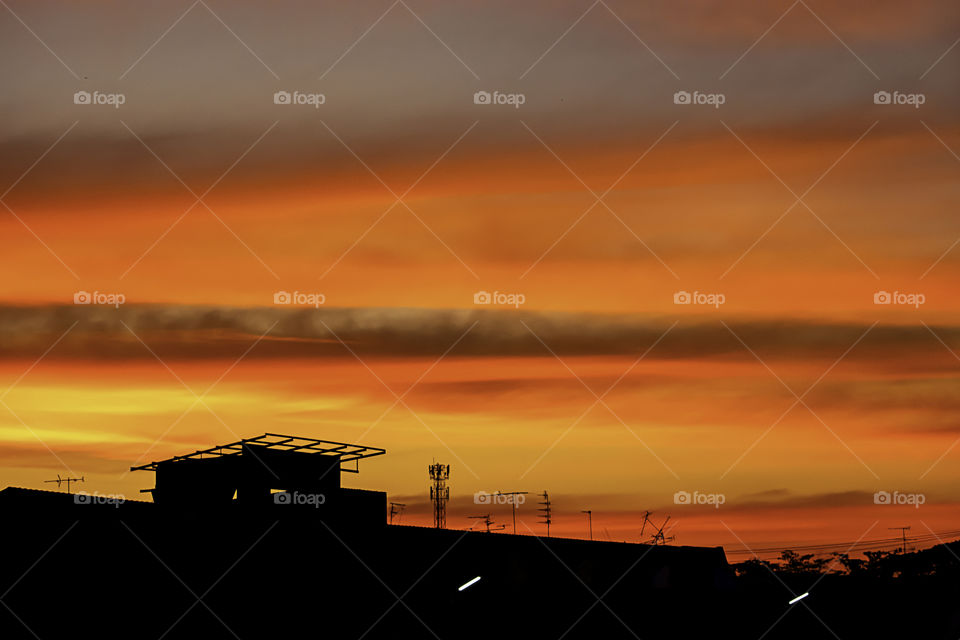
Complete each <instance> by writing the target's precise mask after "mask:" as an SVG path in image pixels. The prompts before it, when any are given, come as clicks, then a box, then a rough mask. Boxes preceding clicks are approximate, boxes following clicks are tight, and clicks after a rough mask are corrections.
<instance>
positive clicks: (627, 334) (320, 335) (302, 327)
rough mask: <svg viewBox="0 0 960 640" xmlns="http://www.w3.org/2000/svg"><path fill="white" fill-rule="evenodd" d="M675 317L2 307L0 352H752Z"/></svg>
mask: <svg viewBox="0 0 960 640" xmlns="http://www.w3.org/2000/svg"><path fill="white" fill-rule="evenodd" d="M726 321H727V324H728V325H729V327H730V328H731V329H732V330H733V332H734V333H736V335H737V336H738V337H739V338H740V339H742V340H743V341H744V342H745V343H746V344H747V345H749V346H750V348H751V349H752V350H753V351H754V352H756V353H757V354H758V355H759V357H761V358H763V359H764V360H777V359H794V360H795V359H812V358H829V359H835V358H838V357H840V355H841V354H843V353H844V351H846V350H847V349H848V348H849V347H850V346H851V345H853V344H854V343H855V342H856V341H857V339H858V338H860V336H861V335H862V334H863V333H864V332H865V331H866V328H867V325H860V324H855V323H831V322H814V321H799V320H779V321H778V320H772V321H736V320H735V319H730V318H728V319H727V320H726ZM672 323H673V320H672V318H664V317H652V316H642V315H627V314H624V315H613V314H607V315H602V314H587V313H558V312H532V311H519V312H518V311H512V310H511V311H492V310H486V309H484V310H474V309H418V308H321V309H313V308H305V309H296V308H266V307H253V308H244V307H224V306H221V307H213V306H190V305H125V306H121V307H120V308H119V309H115V308H114V307H108V306H103V305H69V306H66V305H64V306H33V307H30V306H3V307H0V331H2V333H3V334H4V336H5V337H6V339H5V340H4V341H3V343H2V344H0V355H2V356H6V357H12V356H18V357H34V358H35V357H38V356H39V355H40V354H41V353H43V352H44V351H45V350H46V349H47V348H49V347H50V345H51V344H52V343H53V342H54V341H56V340H57V338H59V337H60V336H61V335H63V334H65V333H66V334H67V335H66V336H65V337H64V338H63V339H62V341H61V342H60V343H59V344H57V346H56V347H55V348H54V349H53V351H51V353H50V354H49V356H48V357H52V358H82V359H90V360H111V359H125V358H152V357H153V356H152V355H151V354H150V351H149V350H152V351H154V352H155V353H156V354H157V355H158V356H160V357H162V358H175V359H177V358H179V359H186V360H190V359H207V358H236V357H239V356H240V355H241V354H242V353H243V352H244V351H246V350H247V349H248V348H249V347H250V346H251V345H252V344H253V343H254V341H256V340H257V339H258V338H260V337H261V336H263V339H262V341H261V343H260V344H258V345H257V347H256V348H254V349H253V350H252V351H251V352H250V353H249V355H248V356H247V357H251V358H322V357H350V351H352V352H354V353H356V354H357V355H360V356H361V357H363V356H372V357H439V356H440V355H442V354H443V353H445V352H446V351H447V350H448V349H450V348H451V346H452V345H454V343H456V347H454V348H453V350H452V351H451V355H455V356H472V357H518V356H534V357H536V356H544V357H549V356H550V355H551V351H552V352H553V353H555V354H557V355H560V356H564V355H567V356H579V355H584V356H587V355H612V356H633V357H636V356H639V354H641V353H643V352H644V351H646V350H647V349H648V348H650V347H651V345H653V344H654V343H655V342H656V341H657V340H658V339H660V338H661V336H664V334H667V335H666V336H665V337H663V339H662V340H661V342H660V343H659V344H657V346H656V347H655V348H654V350H653V351H652V352H651V354H650V358H652V359H662V358H667V359H672V358H741V359H743V358H746V359H752V357H753V356H751V355H750V354H749V352H747V350H746V349H745V348H744V346H743V345H742V344H740V342H739V341H738V340H737V338H736V337H734V335H732V334H731V332H730V331H729V330H728V329H727V328H726V327H724V326H723V324H721V323H720V322H718V321H717V320H715V319H698V320H695V319H685V320H684V321H683V322H682V323H679V324H677V325H676V327H675V328H674V329H672V330H671V331H670V332H669V333H667V329H668V328H670V326H671V324H672ZM71 326H72V327H73V329H72V330H70V331H69V333H67V330H68V329H70V327H71ZM468 329H469V331H468ZM932 329H933V330H934V331H935V332H936V333H937V334H938V335H939V336H940V337H941V338H942V339H943V340H944V341H945V342H946V343H947V344H954V345H956V344H960V328H958V327H956V326H952V325H950V326H934V327H932ZM141 340H142V341H143V343H145V345H146V346H145V345H144V344H143V343H141ZM458 340H459V342H458ZM344 345H347V346H344ZM147 347H149V350H148V348H147ZM347 347H349V349H348V348H347ZM923 354H926V355H931V354H936V355H938V356H943V355H945V354H946V351H945V350H944V349H943V345H940V344H939V343H938V342H937V341H936V340H935V339H934V338H933V336H931V335H930V333H929V331H928V330H927V329H926V328H925V327H923V326H914V325H879V326H877V327H875V328H874V329H873V330H872V331H870V333H869V334H868V335H867V336H866V338H864V339H863V340H862V342H860V343H859V344H858V345H857V347H856V348H854V349H853V351H851V353H850V354H848V356H847V358H848V359H854V360H857V359H867V360H877V359H887V358H891V359H892V358H904V357H908V358H911V359H914V358H918V357H920V356H921V355H923Z"/></svg>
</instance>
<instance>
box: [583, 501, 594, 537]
mask: <svg viewBox="0 0 960 640" xmlns="http://www.w3.org/2000/svg"><path fill="white" fill-rule="evenodd" d="M580 513H585V514H587V520H588V521H589V523H590V539H591V540H593V511H592V510H591V509H586V510H584V511H581V512H580Z"/></svg>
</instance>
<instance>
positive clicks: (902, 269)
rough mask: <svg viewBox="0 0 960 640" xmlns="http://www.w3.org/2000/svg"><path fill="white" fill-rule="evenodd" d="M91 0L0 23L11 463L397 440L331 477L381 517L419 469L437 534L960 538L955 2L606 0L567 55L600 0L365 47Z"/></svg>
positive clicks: (334, 37)
mask: <svg viewBox="0 0 960 640" xmlns="http://www.w3.org/2000/svg"><path fill="white" fill-rule="evenodd" d="M81 4H83V3H51V4H49V6H43V7H40V6H34V5H31V4H27V3H22V2H20V3H12V4H11V7H12V10H13V11H15V12H16V13H17V15H18V16H20V17H21V18H22V19H23V21H24V22H25V23H26V24H28V25H30V26H31V28H32V29H33V30H34V31H35V32H36V34H37V36H38V37H39V38H40V39H41V40H42V41H43V44H41V43H40V42H38V41H37V39H36V38H35V37H33V36H32V35H31V33H30V32H29V31H28V30H26V29H24V28H23V24H21V23H20V22H17V21H13V20H8V21H5V22H4V23H2V24H0V42H2V43H3V44H2V45H0V47H2V48H3V50H4V53H5V54H6V55H5V56H3V57H2V58H3V59H4V60H6V62H2V63H0V74H2V75H3V76H4V77H5V78H7V79H9V83H8V84H9V85H10V86H11V87H12V90H11V91H9V92H7V94H6V95H4V96H3V97H2V98H0V113H2V114H3V116H4V118H5V120H6V122H7V123H8V125H9V126H8V127H6V128H5V129H6V130H5V132H4V133H3V135H2V136H0V148H2V149H3V153H2V160H0V202H2V206H0V331H2V333H0V335H2V336H3V340H2V342H0V400H2V403H3V404H0V460H2V462H0V464H2V474H3V478H2V479H0V484H9V485H21V486H30V487H42V486H43V484H42V483H43V481H44V480H46V479H48V478H51V477H53V476H55V475H56V474H57V473H61V474H63V473H75V474H79V475H84V476H85V477H86V478H87V487H88V488H89V489H90V490H94V489H96V490H100V491H104V492H123V493H125V494H127V495H128V496H133V495H136V492H137V491H138V489H140V488H142V487H147V486H150V484H151V482H152V478H149V477H148V476H147V475H145V474H143V475H141V474H128V473H127V472H126V469H127V468H128V467H129V466H130V465H131V464H134V463H136V462H139V461H145V460H152V459H160V458H163V457H167V456H170V455H174V454H177V453H184V452H187V451H192V450H194V449H196V448H200V447H206V446H209V445H212V444H216V443H225V442H229V441H232V440H236V439H238V438H239V437H245V436H250V435H255V434H259V433H262V432H264V431H272V432H280V433H293V434H298V435H305V436H312V437H319V438H327V439H331V440H342V441H349V442H353V441H359V442H362V443H364V444H370V445H374V446H381V447H385V448H387V449H388V451H389V455H388V456H386V457H384V458H381V459H377V460H371V461H369V462H368V463H366V464H364V465H362V467H363V468H362V473H361V474H360V475H359V476H353V475H345V478H344V480H345V482H346V483H351V484H353V485H354V486H361V487H364V488H371V489H383V490H386V491H388V493H389V495H390V498H391V499H395V500H398V501H402V502H406V503H408V504H409V505H410V507H409V511H408V512H407V514H406V515H405V521H406V522H415V523H427V522H428V521H429V505H428V504H426V501H425V500H426V480H425V477H426V473H425V472H426V466H427V465H428V464H429V463H430V462H431V461H432V460H434V459H436V460H441V461H443V462H447V463H450V464H451V465H452V466H453V469H454V471H453V479H452V481H451V485H452V487H453V493H454V499H453V501H452V503H451V516H450V518H449V523H450V525H451V526H455V527H466V526H469V525H470V524H472V523H474V522H475V521H474V520H469V519H468V518H467V516H469V515H476V514H478V513H481V512H482V511H483V509H482V508H481V507H480V506H477V505H474V504H473V503H472V495H473V493H474V492H475V491H480V490H486V491H496V490H528V491H531V492H534V491H542V490H543V489H548V490H549V491H550V494H551V496H553V498H554V500H555V502H556V505H557V508H558V516H557V518H556V521H555V528H554V531H555V532H556V533H557V534H561V535H572V536H583V535H586V531H585V526H584V518H583V516H582V514H580V513H579V512H580V510H581V509H588V508H589V509H593V510H594V534H595V536H596V537H605V536H606V534H605V533H600V532H602V531H604V530H607V531H609V534H610V536H611V538H612V539H628V540H637V539H638V527H639V524H638V515H637V514H638V513H641V512H642V511H644V510H647V509H650V510H653V511H655V512H656V513H657V514H658V517H659V518H661V519H662V518H664V517H666V516H667V515H670V516H671V517H672V522H674V523H676V530H675V531H674V533H676V535H677V536H678V541H679V542H682V543H687V544H723V545H730V548H733V547H734V546H736V544H737V542H738V541H737V540H736V538H737V536H739V537H740V538H742V539H743V540H744V541H746V542H747V543H750V544H757V545H785V544H791V543H793V544H796V543H809V542H819V541H844V540H850V541H853V540H856V539H857V538H859V537H860V536H861V535H866V537H868V538H878V537H887V536H888V535H889V532H888V531H887V527H893V526H900V525H907V524H909V525H911V526H912V527H913V529H914V530H918V531H919V532H921V533H925V532H926V528H927V527H929V528H930V529H932V530H934V531H942V530H948V529H957V528H960V527H956V526H955V525H956V524H957V513H958V510H957V508H956V507H957V503H958V502H960V494H958V492H957V490H956V489H955V487H956V486H957V477H956V475H957V472H956V471H955V469H956V467H957V465H956V460H957V455H960V453H958V451H957V450H956V449H954V448H953V444H954V443H955V442H956V440H957V438H958V436H960V426H958V422H957V419H956V416H957V411H958V409H960V396H958V394H957V388H958V387H957V368H958V363H960V327H958V323H957V318H958V311H960V303H958V302H957V300H956V296H955V295H954V292H955V282H956V279H957V277H958V275H960V273H958V271H960V262H958V260H960V249H958V248H955V247H954V243H955V242H956V241H957V238H958V237H960V221H958V219H957V216H956V215H955V212H956V207H957V203H958V202H960V187H958V185H960V180H958V176H960V156H958V153H960V127H958V125H957V121H956V113H957V106H958V101H960V93H958V87H957V85H956V82H955V79H956V76H957V71H958V65H960V53H958V52H960V48H951V43H954V44H955V42H954V41H955V39H956V37H957V36H958V35H960V34H957V33H954V32H953V31H951V29H950V25H951V24H952V25H956V24H957V21H956V20H952V21H951V20H947V19H944V18H945V16H946V17H954V18H955V17H957V8H956V7H955V6H953V5H951V4H948V3H943V2H936V1H930V2H926V3H921V5H920V6H918V7H916V8H911V10H910V12H909V15H905V11H904V9H903V8H902V7H901V6H899V5H898V3H892V2H890V3H887V2H884V3H879V4H877V5H876V7H875V8H874V10H872V11H871V15H870V16H868V17H865V16H864V15H863V14H862V12H860V11H855V12H852V11H849V10H847V9H845V8H843V7H836V6H833V5H830V4H827V3H813V2H811V3H809V7H804V6H797V7H795V8H793V9H791V10H790V11H789V12H788V13H787V15H785V16H783V17H782V20H781V21H780V22H778V23H777V26H776V27H775V28H774V29H772V30H771V31H770V32H769V34H767V35H766V36H764V37H762V38H761V35H762V34H764V32H765V30H766V29H767V28H768V27H770V25H771V24H773V23H774V21H776V20H777V19H778V18H779V17H780V16H781V14H783V12H784V11H785V10H787V8H788V7H789V6H790V5H789V3H786V4H784V5H783V6H782V7H775V6H773V5H769V6H766V5H765V6H763V7H757V6H754V4H753V3H736V4H735V5H734V6H730V7H726V8H725V10H724V11H723V12H719V13H718V9H717V7H716V6H714V5H713V4H712V3H707V2H694V3H689V4H685V5H684V6H683V7H673V6H672V5H671V6H667V5H659V4H654V3H641V4H636V3H617V2H610V3H608V4H609V7H608V8H607V9H606V10H605V9H604V8H603V7H600V6H598V7H597V8H596V9H591V10H590V11H588V12H587V14H586V15H584V16H583V18H582V20H581V21H580V22H578V23H577V27H576V28H574V29H572V30H571V31H570V32H569V33H568V34H567V35H565V36H563V37H562V38H561V37H560V36H561V34H564V32H565V30H566V29H567V27H569V26H570V25H571V24H572V23H573V22H574V21H576V20H577V19H578V17H579V16H581V15H583V12H584V11H585V10H586V9H587V7H588V6H589V4H588V5H585V6H581V5H580V4H578V3H574V2H564V3H553V4H551V5H550V7H549V9H548V8H547V7H546V5H544V6H543V7H540V8H539V10H538V9H537V7H536V6H534V5H531V6H529V7H526V6H525V7H524V8H516V7H512V6H510V5H509V4H507V3H493V4H487V3H484V4H483V6H481V5H480V4H479V3H464V5H463V6H462V7H459V8H457V9H454V8H451V7H448V6H447V5H446V4H440V3H434V2H422V3H411V5H410V6H411V11H408V12H407V13H404V11H403V10H402V9H397V10H396V11H390V12H388V14H387V15H386V16H384V17H383V18H382V21H381V22H378V23H377V26H376V28H375V29H373V30H371V31H370V32H369V34H368V35H366V36H365V35H363V34H364V33H365V30H366V29H367V27H369V26H370V25H371V24H372V23H373V22H374V21H375V20H377V18H378V16H381V14H382V12H383V11H384V10H386V7H379V6H373V5H369V6H368V3H360V4H358V5H356V6H351V8H350V9H344V8H337V7H327V6H320V5H314V4H313V3H292V4H290V5H289V6H287V5H284V6H283V7H281V8H273V9H271V10H269V11H268V10H266V9H264V8H263V7H260V6H258V5H257V4H256V3H249V2H243V3H232V4H228V3H216V2H211V3H210V6H211V8H212V12H216V13H215V15H214V14H212V12H211V11H208V12H204V11H203V10H202V9H197V10H196V11H191V12H190V13H189V14H188V15H186V16H185V17H184V18H183V20H182V21H181V22H180V23H178V26H177V27H176V28H174V29H172V30H171V31H170V32H169V36H168V37H163V38H160V40H157V38H158V37H160V35H161V34H162V33H164V29H166V28H167V27H168V26H170V24H171V23H173V22H174V20H176V19H177V17H178V16H179V15H180V14H181V13H182V11H183V10H184V9H185V8H184V9H176V8H171V7H152V8H149V9H148V10H145V11H144V12H143V13H142V14H141V13H138V14H137V15H132V14H129V10H128V9H127V8H126V7H125V6H124V5H123V3H113V2H106V3H86V4H83V6H81ZM535 4H536V3H535ZM411 13H414V14H415V15H411ZM415 16H416V17H415ZM217 17H219V18H220V19H222V21H223V23H226V24H229V25H230V26H231V30H227V29H224V27H223V24H222V23H221V22H220V21H218V20H217V19H216V18H217ZM417 17H419V18H421V19H422V20H423V23H421V22H419V21H418V20H417ZM618 18H619V19H618ZM620 20H623V21H624V22H623V23H621V22H620ZM824 23H825V24H828V25H830V28H829V29H828V28H824ZM311 24H312V25H314V27H316V28H315V29H313V30H311V29H308V28H307V26H308V25H311ZM318 24H319V25H320V26H319V27H318V26H317V25H318ZM424 24H426V25H430V26H429V28H428V29H425V28H424ZM118 26H121V27H122V29H118V28H117V27H118ZM318 29H319V31H320V32H322V33H321V35H324V34H325V35H326V36H327V37H320V38H318V37H317V30H318ZM831 31H832V33H831ZM103 33H111V34H113V35H112V36H111V37H109V38H91V37H90V36H91V35H96V34H103ZM558 38H560V39H559V40H558ZM758 38H759V40H758ZM318 41H319V42H318ZM151 43H156V44H155V46H154V47H150V45H151ZM351 43H355V46H354V47H351ZM551 43H553V45H551ZM44 45H46V46H44ZM51 52H56V53H55V54H54V55H51ZM945 52H946V53H945ZM341 54H343V57H342V58H341V57H340V56H341ZM141 55H142V56H143V57H142V58H140V56H141ZM541 55H542V56H543V57H542V58H540V57H539V56H541ZM741 55H743V57H742V58H740V57H739V56H741ZM941 56H942V57H941ZM13 59H17V60H21V61H22V63H19V64H22V65H24V66H25V67H26V68H27V69H29V70H30V73H29V74H28V75H24V74H22V73H20V72H19V70H18V69H14V68H13V67H12V63H11V62H10V61H11V60H13ZM79 90H85V91H90V92H93V91H101V92H121V93H123V94H124V95H125V96H126V102H125V103H124V105H123V106H122V107H121V108H119V109H113V108H112V107H105V106H98V105H77V104H74V103H73V101H72V95H73V94H74V92H75V91H79ZM278 90H290V91H294V90H302V91H316V92H323V93H324V94H325V96H326V102H325V103H324V105H322V107H321V108H319V109H313V108H312V107H305V106H302V105H301V106H297V105H276V104H274V103H273V101H272V95H273V93H274V92H275V91H278ZM481 90H491V91H492V90H499V91H502V92H506V93H510V92H519V93H523V94H524V95H525V97H526V100H525V102H524V104H523V106H522V107H521V108H519V109H514V108H513V107H510V106H503V105H477V104H474V102H473V99H472V96H473V93H474V92H476V91H481ZM676 91H701V92H705V93H710V92H719V93H723V94H724V95H725V97H726V102H725V103H724V105H723V106H722V107H721V108H719V109H714V108H712V107H708V106H702V105H677V104H674V102H673V99H672V96H673V94H674V92H676ZM877 91H899V92H901V93H911V94H912V93H922V94H923V95H924V96H925V102H924V104H923V105H922V107H920V108H918V109H915V108H913V107H912V106H908V105H882V104H875V103H874V100H873V95H874V93H875V92H877ZM408 189H409V193H407V192H408ZM608 189H609V193H606V192H607V191H608ZM601 196H602V197H601ZM398 198H401V199H402V202H399V203H398ZM198 199H199V200H200V202H198ZM598 199H599V200H598ZM798 199H799V201H798ZM481 290H486V291H491V292H493V291H498V292H505V293H515V294H522V295H523V296H524V299H525V302H524V304H523V306H522V307H521V308H519V309H513V308H509V307H498V306H496V305H494V306H492V307H485V306H484V307H478V306H477V305H475V304H474V293H476V292H477V291H481ZM78 291H88V292H100V293H121V294H122V295H123V296H124V297H125V304H124V305H123V306H122V307H120V308H119V309H117V308H111V307H107V306H103V305H90V306H83V305H74V304H73V299H74V294H75V293H76V292H78ZM277 291H290V292H293V291H297V292H306V293H322V294H323V295H324V296H325V303H324V305H323V306H322V307H320V308H318V309H312V308H310V307H302V308H296V309H293V308H291V307H286V306H278V305H274V304H273V301H274V293H275V292H277ZM680 291H688V292H691V293H692V292H697V293H703V294H722V295H723V297H724V303H723V304H722V305H721V306H719V307H711V306H706V305H689V306H687V305H677V304H675V303H674V295H675V294H676V293H677V292H680ZM880 291H888V292H897V293H900V294H908V295H912V294H921V295H922V296H923V302H922V304H920V305H918V306H910V305H906V304H891V305H877V304H875V303H874V296H875V294H876V293H877V292H880ZM661 338H662V339H661ZM258 339H260V340H261V341H260V342H258ZM341 339H342V340H343V341H344V342H345V343H346V344H347V345H350V348H351V349H352V350H353V351H354V353H353V354H352V353H351V352H350V351H349V350H348V349H347V348H345V347H344V346H343V345H341V344H340V340H341ZM461 340H462V341H461ZM141 341H142V342H141ZM253 345H255V346H253ZM251 346H252V349H251ZM248 349H250V350H249V351H247V350H248ZM447 349H450V351H449V353H447ZM648 349H649V353H647V354H646V355H645V356H644V357H643V359H642V360H641V361H640V362H637V360H638V358H640V356H641V355H642V354H644V353H645V352H646V351H647V350H648ZM848 350H849V351H848ZM624 374H625V375H624ZM221 376H222V378H221ZM621 376H623V377H622V379H621ZM614 383H616V385H615V386H613V388H612V389H611V390H610V391H609V394H608V395H606V396H605V397H604V399H603V402H602V403H596V404H595V401H596V399H597V398H596V396H595V395H594V394H597V395H600V394H602V393H603V392H604V391H606V390H607V389H608V388H609V387H611V386H612V385H614ZM211 385H212V389H210V391H209V394H208V395H206V396H204V402H205V405H204V404H202V403H197V402H196V396H195V395H194V393H196V394H202V393H203V392H204V391H206V390H207V389H208V387H211ZM811 385H813V386H812V389H811V390H810V392H809V395H806V396H803V402H805V403H806V406H804V404H797V405H796V406H793V407H792V409H791V406H792V405H794V403H795V401H796V398H795V396H794V395H793V394H794V393H796V394H797V395H802V394H803V392H804V391H806V390H807V389H808V387H811ZM411 386H412V389H411V390H410V392H409V395H407V396H406V397H405V398H404V402H405V403H406V404H407V405H408V406H404V405H403V404H396V405H395V406H392V405H394V401H395V396H394V395H393V394H394V393H396V394H402V393H403V392H404V391H406V390H407V389H408V388H410V387H411ZM391 406H392V408H391ZM591 407H592V408H591ZM788 409H790V410H789V412H787V411H788ZM785 412H787V413H785ZM572 425H573V426H572ZM571 426H572V428H571ZM771 427H772V428H771ZM768 429H769V432H768ZM895 490H896V491H900V492H905V493H914V492H922V493H923V494H924V496H925V497H926V504H924V505H923V506H922V507H920V508H919V509H914V508H912V507H892V506H886V505H875V504H874V502H873V494H874V492H877V491H890V492H893V491H895ZM677 491H690V492H693V491H700V492H702V493H722V494H724V495H725V497H726V502H725V504H724V505H723V506H722V507H721V508H719V509H712V508H700V507H690V506H683V505H676V504H674V498H673V496H674V494H675V492H677ZM508 515H509V513H508V512H506V511H502V512H500V513H497V514H495V516H496V518H497V519H498V521H499V522H506V521H507V519H508ZM520 517H521V520H522V521H523V522H525V523H527V524H529V525H530V526H531V527H533V529H534V530H539V528H538V526H537V525H535V524H534V522H535V514H534V512H533V506H532V505H529V504H528V505H526V506H525V507H524V508H522V509H521V514H520ZM732 532H736V535H734V533H732Z"/></svg>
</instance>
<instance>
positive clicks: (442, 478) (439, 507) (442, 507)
mask: <svg viewBox="0 0 960 640" xmlns="http://www.w3.org/2000/svg"><path fill="white" fill-rule="evenodd" d="M449 479H450V465H448V464H440V463H439V462H434V463H433V464H432V465H430V481H431V482H432V483H433V485H432V486H431V487H430V500H432V501H433V525H434V526H435V527H436V528H437V529H446V528H447V500H449V499H450V487H448V486H447V480H449Z"/></svg>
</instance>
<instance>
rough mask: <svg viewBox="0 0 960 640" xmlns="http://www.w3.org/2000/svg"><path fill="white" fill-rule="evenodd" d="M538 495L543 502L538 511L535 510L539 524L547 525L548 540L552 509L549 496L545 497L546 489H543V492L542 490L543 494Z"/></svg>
mask: <svg viewBox="0 0 960 640" xmlns="http://www.w3.org/2000/svg"><path fill="white" fill-rule="evenodd" d="M540 495H541V496H543V502H541V503H540V504H542V505H543V507H542V508H540V509H537V511H539V512H540V516H539V518H540V522H541V523H542V524H545V525H547V537H548V538H549V537H550V523H552V522H553V507H552V506H551V503H550V496H549V495H547V490H546V489H544V490H543V493H542V494H540Z"/></svg>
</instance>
